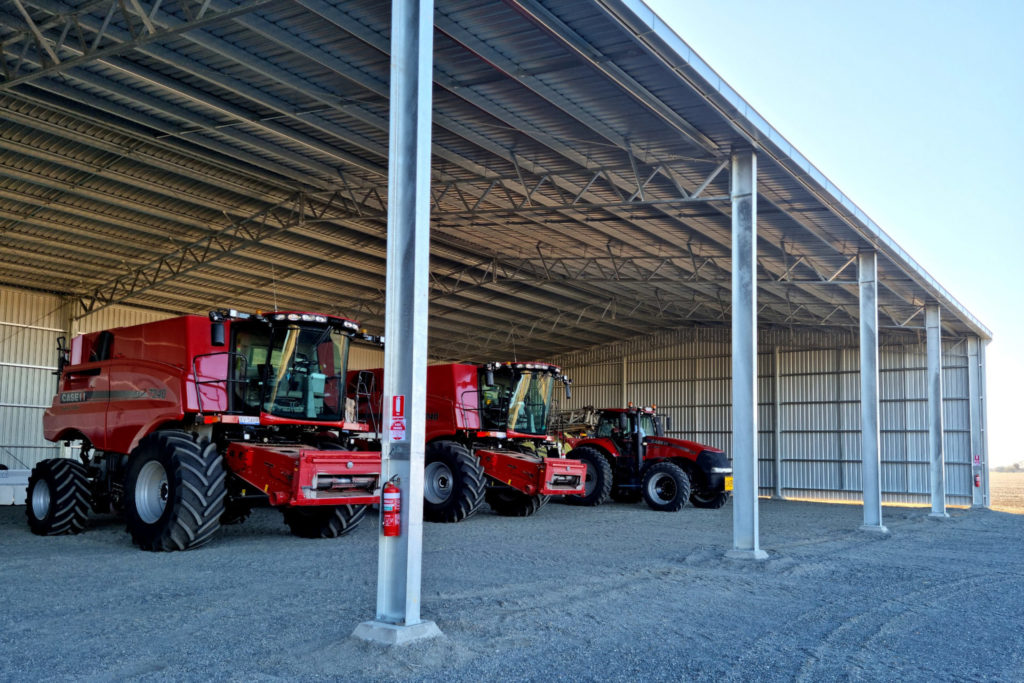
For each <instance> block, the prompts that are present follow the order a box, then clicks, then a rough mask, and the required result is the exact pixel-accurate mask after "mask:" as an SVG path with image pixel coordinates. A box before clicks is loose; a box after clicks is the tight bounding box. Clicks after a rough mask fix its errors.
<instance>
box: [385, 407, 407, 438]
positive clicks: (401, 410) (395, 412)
mask: <svg viewBox="0 0 1024 683" xmlns="http://www.w3.org/2000/svg"><path fill="white" fill-rule="evenodd" d="M388 438H389V440H390V441H393V442H394V441H405V440H406V430H405V396H392V397H391V418H390V419H389V420H388Z"/></svg>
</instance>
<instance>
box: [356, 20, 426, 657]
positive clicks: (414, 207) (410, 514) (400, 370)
mask: <svg viewBox="0 0 1024 683" xmlns="http://www.w3.org/2000/svg"><path fill="white" fill-rule="evenodd" d="M433 38H434V3H433V0H393V2H392V14H391V136H390V143H389V147H388V247H387V293H386V311H385V327H384V335H385V340H386V345H385V353H384V406H383V418H384V420H383V425H382V429H383V431H384V435H383V436H384V438H383V449H382V450H383V458H384V460H383V473H384V474H383V478H384V479H385V480H388V479H390V478H392V477H398V478H399V480H400V482H399V486H400V488H401V490H402V513H401V534H400V535H399V536H395V537H385V536H384V535H383V534H381V535H380V537H379V544H380V545H379V551H378V569H377V620H376V621H372V622H366V623H364V624H360V626H359V627H358V628H357V629H356V631H355V634H354V635H356V636H357V637H361V638H365V639H367V640H375V641H379V642H384V643H389V644H397V643H404V642H409V641H411V640H419V639H422V638H429V637H434V636H438V635H440V634H441V632H440V630H439V629H438V628H437V625H436V624H434V623H433V622H430V621H423V620H422V619H421V618H420V582H421V564H422V559H423V547H422V544H423V450H424V441H425V433H426V432H425V424H424V422H425V419H426V378H427V309H428V298H427V294H428V285H429V282H428V278H429V275H430V271H429V268H430V125H431V107H432V93H431V88H432V85H433Z"/></svg>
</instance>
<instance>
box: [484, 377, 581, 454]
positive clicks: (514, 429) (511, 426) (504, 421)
mask: <svg viewBox="0 0 1024 683" xmlns="http://www.w3.org/2000/svg"><path fill="white" fill-rule="evenodd" d="M478 372H479V386H480V422H481V427H482V429H484V430H487V431H500V432H506V433H507V434H508V435H509V436H510V437H534V438H540V439H546V438H547V423H548V415H549V413H550V410H551V399H552V395H553V391H554V388H555V385H556V384H558V383H562V384H564V385H565V391H566V395H567V396H568V395H569V394H570V390H569V385H570V383H571V380H569V378H567V377H565V376H563V375H562V369H561V368H559V367H558V366H556V365H547V364H545V363H488V364H486V365H482V366H480V367H479V369H478Z"/></svg>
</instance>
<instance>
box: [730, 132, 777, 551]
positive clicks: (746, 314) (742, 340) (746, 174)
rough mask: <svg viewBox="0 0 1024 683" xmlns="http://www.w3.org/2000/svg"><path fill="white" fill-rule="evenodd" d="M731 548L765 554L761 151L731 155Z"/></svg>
mask: <svg viewBox="0 0 1024 683" xmlns="http://www.w3.org/2000/svg"><path fill="white" fill-rule="evenodd" d="M730 194H731V195H732V450H733V454H732V457H733V464H732V467H733V483H734V490H733V507H732V536H733V548H732V550H730V551H728V552H727V553H726V556H727V557H733V558H740V559H751V560H764V559H767V558H768V553H766V552H764V551H763V550H761V549H760V547H759V546H758V528H757V525H758V520H757V505H758V503H757V493H758V486H757V156H756V155H755V154H754V152H753V151H749V150H748V151H742V152H734V153H733V155H732V189H731V192H730Z"/></svg>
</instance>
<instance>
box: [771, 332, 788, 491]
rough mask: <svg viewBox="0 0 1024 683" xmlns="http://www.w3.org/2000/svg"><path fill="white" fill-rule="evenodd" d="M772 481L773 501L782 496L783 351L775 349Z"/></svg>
mask: <svg viewBox="0 0 1024 683" xmlns="http://www.w3.org/2000/svg"><path fill="white" fill-rule="evenodd" d="M772 479H774V482H773V484H774V486H775V490H774V492H773V493H772V500H784V499H785V497H784V496H783V495H782V351H780V350H779V347H778V346H776V347H775V355H774V356H772Z"/></svg>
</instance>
